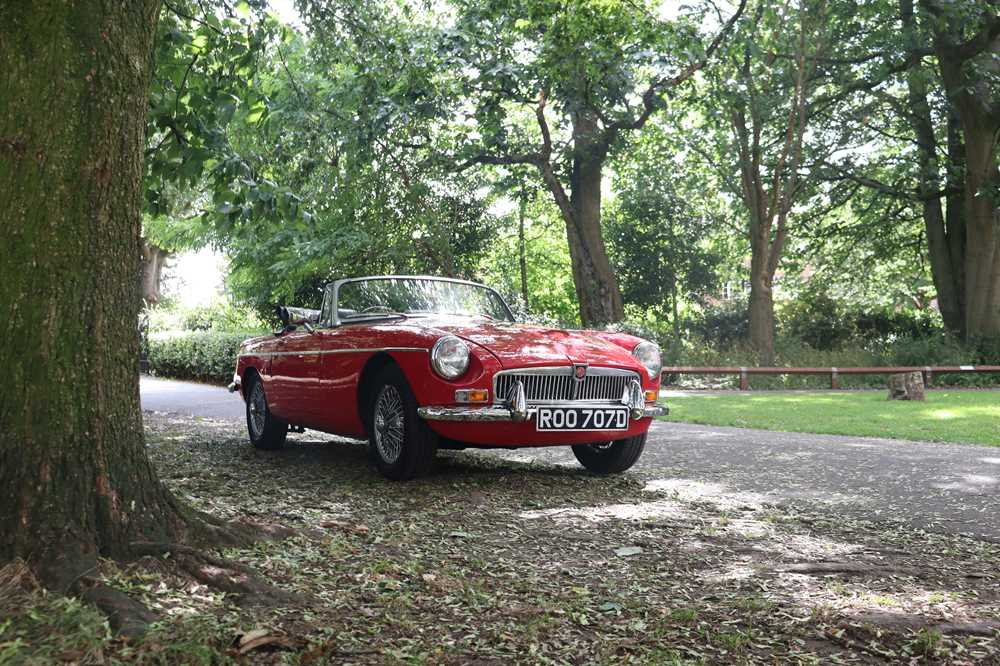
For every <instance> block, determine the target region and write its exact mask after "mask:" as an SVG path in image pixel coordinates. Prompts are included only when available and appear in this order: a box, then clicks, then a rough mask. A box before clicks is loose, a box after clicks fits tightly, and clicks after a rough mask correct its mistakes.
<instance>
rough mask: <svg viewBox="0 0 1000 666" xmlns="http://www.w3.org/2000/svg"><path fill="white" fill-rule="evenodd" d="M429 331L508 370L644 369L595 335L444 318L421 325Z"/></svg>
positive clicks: (590, 332) (626, 354) (574, 331)
mask: <svg viewBox="0 0 1000 666" xmlns="http://www.w3.org/2000/svg"><path fill="white" fill-rule="evenodd" d="M421 323H422V324H424V325H426V326H427V327H429V328H434V329H437V330H440V331H444V332H446V333H451V334H452V335H456V336H458V337H460V338H462V339H464V340H467V341H469V342H473V343H475V344H477V345H479V346H481V347H483V348H485V349H486V350H488V351H489V352H490V353H491V354H493V355H494V356H496V358H497V360H499V361H500V364H501V365H502V366H503V367H505V368H523V367H532V366H546V365H567V364H570V363H587V364H590V365H602V366H612V367H621V368H630V369H636V370H638V369H640V367H641V366H639V364H638V362H637V361H636V360H635V358H633V356H632V354H631V353H630V352H629V351H627V350H625V349H623V348H622V347H620V346H618V345H616V344H614V343H613V342H611V341H609V340H606V339H604V338H602V337H600V334H599V333H596V332H594V331H576V330H565V329H560V328H548V327H545V326H532V325H528V324H514V323H507V322H491V321H485V320H483V321H479V320H470V319H468V318H461V319H459V318H442V319H433V320H427V321H425V322H421Z"/></svg>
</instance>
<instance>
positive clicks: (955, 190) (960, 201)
mask: <svg viewBox="0 0 1000 666" xmlns="http://www.w3.org/2000/svg"><path fill="white" fill-rule="evenodd" d="M947 128H948V172H947V174H946V175H945V179H944V182H945V187H946V188H947V189H948V193H947V194H946V195H945V213H944V215H945V217H944V220H945V229H946V233H947V236H948V252H949V253H950V254H951V266H952V269H953V270H954V278H955V291H957V292H958V299H959V305H960V306H961V313H962V322H961V329H960V332H961V334H962V337H963V338H964V337H965V335H966V331H965V247H966V245H965V244H966V240H965V203H964V199H965V194H964V192H963V191H962V184H963V183H964V182H965V146H964V145H963V144H962V127H961V121H959V119H958V113H957V112H956V111H955V108H954V107H953V106H951V105H950V104H949V107H948V125H947Z"/></svg>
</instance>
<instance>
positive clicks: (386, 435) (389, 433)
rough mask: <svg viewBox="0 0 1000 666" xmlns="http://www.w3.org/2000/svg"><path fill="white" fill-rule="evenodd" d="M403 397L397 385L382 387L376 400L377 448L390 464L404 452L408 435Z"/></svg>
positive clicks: (375, 432) (383, 458) (375, 430)
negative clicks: (405, 439)
mask: <svg viewBox="0 0 1000 666" xmlns="http://www.w3.org/2000/svg"><path fill="white" fill-rule="evenodd" d="M405 417H406V415H405V413H404V410H403V398H402V396H401V395H400V394H399V391H398V390H397V389H396V387H395V386H393V385H391V384H387V385H386V386H383V387H382V391H381V392H380V393H379V394H378V399H377V400H376V401H375V419H374V428H373V430H374V435H375V448H376V449H378V453H379V456H381V457H382V460H384V461H385V462H386V463H388V464H390V465H391V464H393V463H395V462H396V461H397V460H399V456H400V455H401V454H402V452H403V441H404V438H405V436H406V428H405Z"/></svg>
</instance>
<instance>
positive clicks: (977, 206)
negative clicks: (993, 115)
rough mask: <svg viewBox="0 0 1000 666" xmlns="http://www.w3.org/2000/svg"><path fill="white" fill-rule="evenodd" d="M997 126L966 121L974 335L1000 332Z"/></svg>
mask: <svg viewBox="0 0 1000 666" xmlns="http://www.w3.org/2000/svg"><path fill="white" fill-rule="evenodd" d="M995 141H996V137H995V130H994V129H993V128H992V127H989V126H985V124H975V125H972V126H971V127H970V126H969V124H967V125H966V130H965V159H966V161H965V165H966V178H965V197H964V201H963V204H964V208H965V214H966V239H967V242H968V245H967V246H966V253H965V257H966V280H967V282H966V290H965V302H966V330H967V331H968V334H969V335H970V336H972V337H995V336H1000V233H998V229H997V227H998V226H1000V214H998V210H997V206H996V203H995V202H994V200H993V193H994V192H995V191H996V188H997V187H998V186H1000V174H998V171H997V157H996V153H995V148H994V145H995Z"/></svg>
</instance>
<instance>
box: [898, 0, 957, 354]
mask: <svg viewBox="0 0 1000 666" xmlns="http://www.w3.org/2000/svg"><path fill="white" fill-rule="evenodd" d="M899 14H900V19H901V21H902V24H903V31H904V34H905V35H906V38H907V43H909V44H914V45H915V44H917V43H919V42H918V37H917V35H918V32H917V26H916V19H915V16H914V12H913V0H900V2H899ZM906 84H907V97H908V101H909V104H910V113H909V115H908V118H909V121H910V124H911V125H912V127H913V132H914V136H915V138H916V144H917V164H918V167H919V170H920V182H919V184H918V187H917V192H918V195H919V196H920V200H921V207H922V209H923V210H922V212H923V220H924V231H925V234H926V236H927V253H928V257H929V259H930V264H931V276H932V277H933V279H934V288H935V290H936V291H937V301H938V309H939V310H940V311H941V318H942V319H943V320H944V324H945V326H946V327H947V328H948V330H950V331H952V332H953V333H956V334H958V335H959V336H962V337H964V335H965V311H964V300H965V299H964V294H963V293H962V279H961V275H962V273H963V271H964V257H954V256H953V250H955V248H956V246H957V243H956V241H957V239H955V238H952V236H954V235H958V234H961V235H964V229H962V228H961V225H960V221H959V220H960V218H958V220H956V218H955V216H953V215H950V216H949V217H948V218H947V219H946V218H945V215H944V212H943V211H942V209H941V196H940V195H938V194H936V193H937V192H938V191H939V190H940V189H941V173H940V169H939V168H938V151H937V136H936V135H935V132H934V122H933V120H932V119H931V108H930V104H929V103H928V102H927V78H926V72H925V71H922V70H921V68H920V67H913V68H912V69H910V70H909V71H908V72H907V74H906ZM949 154H950V151H949ZM950 212H951V211H950V210H949V213H950ZM949 223H950V224H949ZM955 259H957V260H958V261H957V263H956V262H955Z"/></svg>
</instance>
